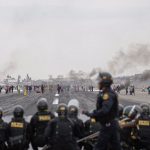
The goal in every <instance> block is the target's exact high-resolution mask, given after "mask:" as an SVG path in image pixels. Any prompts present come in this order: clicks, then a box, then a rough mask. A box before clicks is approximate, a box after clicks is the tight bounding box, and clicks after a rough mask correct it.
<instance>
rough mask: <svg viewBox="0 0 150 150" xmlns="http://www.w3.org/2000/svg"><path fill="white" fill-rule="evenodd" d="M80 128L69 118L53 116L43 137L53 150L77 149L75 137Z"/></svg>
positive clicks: (78, 133)
mask: <svg viewBox="0 0 150 150" xmlns="http://www.w3.org/2000/svg"><path fill="white" fill-rule="evenodd" d="M79 135H80V129H79V128H78V126H76V124H74V123H73V122H72V121H71V120H70V119H68V118H67V117H66V118H55V119H54V120H53V121H52V122H50V123H49V124H48V127H47V129H46V131H45V138H46V141H47V143H48V144H49V145H51V146H52V149H53V150H78V146H77V143H76V137H78V136H79Z"/></svg>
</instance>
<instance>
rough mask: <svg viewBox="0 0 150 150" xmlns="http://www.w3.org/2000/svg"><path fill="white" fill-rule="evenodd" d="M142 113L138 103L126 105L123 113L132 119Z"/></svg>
mask: <svg viewBox="0 0 150 150" xmlns="http://www.w3.org/2000/svg"><path fill="white" fill-rule="evenodd" d="M140 113H141V108H140V107H139V106H138V105H133V106H126V107H125V108H124V111H123V115H124V116H126V117H128V118H130V119H135V117H136V116H137V114H140Z"/></svg>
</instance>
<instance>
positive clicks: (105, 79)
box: [98, 72, 113, 87]
mask: <svg viewBox="0 0 150 150" xmlns="http://www.w3.org/2000/svg"><path fill="white" fill-rule="evenodd" d="M98 80H99V83H100V84H101V86H102V87H110V86H111V85H112V83H113V79H112V75H111V74H110V73H108V72H102V73H99V76H98Z"/></svg>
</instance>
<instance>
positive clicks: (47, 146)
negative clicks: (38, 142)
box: [42, 145, 51, 150]
mask: <svg viewBox="0 0 150 150" xmlns="http://www.w3.org/2000/svg"><path fill="white" fill-rule="evenodd" d="M50 147H51V146H50V145H45V146H44V147H43V148H42V150H47V149H48V148H50Z"/></svg>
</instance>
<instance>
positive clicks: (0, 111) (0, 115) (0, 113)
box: [0, 107, 3, 119]
mask: <svg viewBox="0 0 150 150" xmlns="http://www.w3.org/2000/svg"><path fill="white" fill-rule="evenodd" d="M2 117H3V109H2V108H1V107H0V119H1V118H2Z"/></svg>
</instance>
